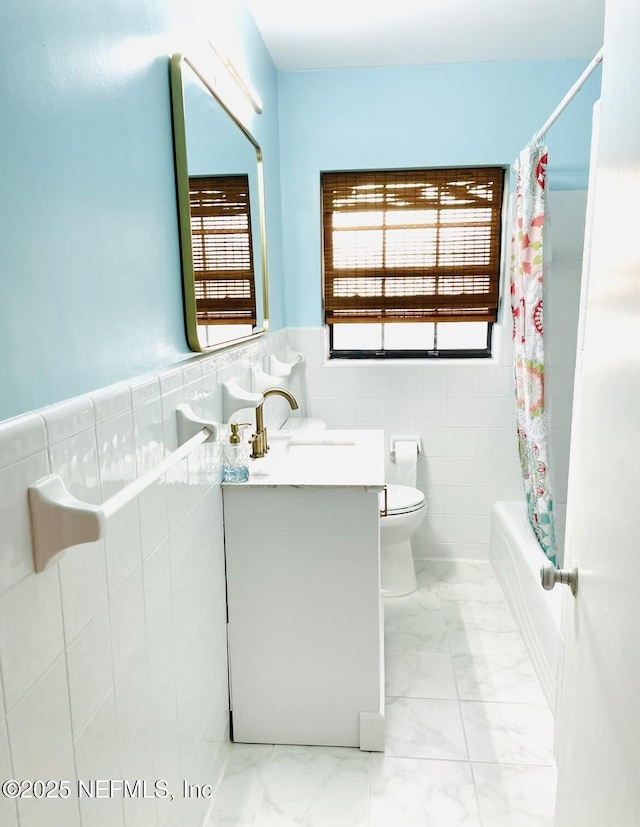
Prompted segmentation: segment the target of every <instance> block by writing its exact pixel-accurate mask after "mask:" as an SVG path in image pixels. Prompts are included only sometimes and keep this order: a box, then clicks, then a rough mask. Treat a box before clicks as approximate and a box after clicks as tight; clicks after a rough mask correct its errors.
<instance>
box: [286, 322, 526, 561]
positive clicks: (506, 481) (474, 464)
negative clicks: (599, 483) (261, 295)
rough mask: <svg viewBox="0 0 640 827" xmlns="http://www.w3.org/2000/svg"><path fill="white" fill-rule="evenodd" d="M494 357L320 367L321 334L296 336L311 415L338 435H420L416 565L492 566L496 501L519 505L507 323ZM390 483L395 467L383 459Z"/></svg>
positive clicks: (294, 332) (308, 331)
mask: <svg viewBox="0 0 640 827" xmlns="http://www.w3.org/2000/svg"><path fill="white" fill-rule="evenodd" d="M496 335H497V339H498V342H497V350H498V352H499V354H500V356H499V357H498V358H496V359H493V360H491V361H490V362H489V361H484V360H478V361H476V362H473V363H469V362H468V361H459V362H453V361H449V362H447V363H446V364H443V363H434V362H420V363H412V364H397V363H396V364H389V362H383V361H378V362H374V361H368V360H366V361H358V362H355V361H346V360H345V361H338V360H335V361H332V362H327V361H326V359H325V353H326V343H325V334H324V331H323V330H322V329H321V328H293V329H290V331H289V337H290V340H291V343H292V347H293V348H294V349H296V350H298V351H300V352H302V353H303V354H304V356H305V381H306V390H307V396H308V405H309V407H308V412H309V415H310V416H314V417H319V418H322V419H324V420H325V421H326V422H327V425H328V427H334V428H351V427H357V428H382V429H384V431H385V438H386V445H387V446H388V445H389V438H390V436H391V435H392V434H408V433H412V434H413V433H415V434H418V435H419V436H420V438H421V440H422V447H423V451H422V453H421V454H420V456H419V459H418V472H417V473H418V476H417V481H418V486H419V488H420V489H421V490H423V491H424V493H425V495H426V498H427V505H428V515H427V519H426V520H425V521H424V522H423V524H422V525H421V527H420V529H419V530H418V533H417V535H416V536H415V537H414V542H413V548H414V554H415V555H416V556H417V557H420V558H431V557H451V558H460V557H464V558H467V559H468V558H475V559H488V543H489V514H490V510H491V504H492V503H493V502H494V501H495V500H496V499H507V500H521V499H523V492H522V483H521V480H520V468H519V463H518V455H517V442H516V437H515V400H514V391H513V379H512V369H511V358H512V356H511V330H510V323H507V324H506V325H501V326H499V327H498V329H497V331H496ZM387 471H388V479H389V480H390V481H392V479H393V476H392V475H393V463H392V462H391V460H390V458H389V457H387Z"/></svg>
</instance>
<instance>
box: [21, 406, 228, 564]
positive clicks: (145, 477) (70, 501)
mask: <svg viewBox="0 0 640 827" xmlns="http://www.w3.org/2000/svg"><path fill="white" fill-rule="evenodd" d="M176 420H177V426H178V441H179V443H180V445H179V447H178V448H176V450H175V451H173V452H172V453H171V454H169V456H167V457H165V458H164V459H163V460H162V462H159V463H158V465H156V466H155V467H154V468H152V469H151V470H149V471H147V472H146V473H144V474H142V476H140V477H138V479H136V480H134V481H133V482H132V483H130V484H129V485H127V486H126V488H123V489H122V490H121V491H118V493H117V494H114V495H113V497H110V498H109V499H108V500H105V502H103V503H102V505H95V504H93V503H85V502H82V501H81V500H78V499H76V497H74V496H73V494H71V493H70V492H69V490H68V489H67V487H66V486H65V484H64V482H63V480H62V478H61V477H59V476H58V475H57V474H49V475H48V476H46V477H43V478H42V479H39V480H38V481H37V482H35V483H34V484H33V485H31V486H29V507H30V509H31V529H32V534H33V562H34V567H35V570H36V572H42V571H44V570H45V568H46V567H47V565H48V564H49V563H50V562H51V561H52V560H53V558H54V557H56V556H57V555H58V554H60V552H62V551H64V550H65V549H67V548H69V547H70V546H76V545H79V544H80V543H92V542H94V541H95V540H99V539H100V538H101V537H104V535H105V531H106V528H107V522H108V520H109V518H110V517H112V516H113V515H114V514H116V513H117V512H118V511H120V509H121V508H123V507H124V506H125V505H127V504H128V503H130V502H131V501H132V500H134V499H135V498H136V497H137V496H138V494H141V493H142V492H143V491H144V490H145V489H146V488H148V487H149V486H150V485H152V484H153V483H154V482H155V481H156V480H158V479H159V478H160V477H161V476H162V475H163V474H165V473H166V472H167V471H169V469H170V468H172V467H173V466H174V465H175V464H176V463H178V462H180V461H181V460H183V459H185V458H186V457H188V456H189V454H190V453H191V452H192V451H194V450H195V449H196V448H197V447H198V446H199V445H202V444H203V443H204V442H212V441H214V440H216V439H217V437H218V426H217V425H216V424H215V423H213V422H208V421H206V420H204V419H200V417H198V416H196V415H195V414H194V413H193V411H192V410H191V407H190V406H189V405H179V406H178V408H177V409H176Z"/></svg>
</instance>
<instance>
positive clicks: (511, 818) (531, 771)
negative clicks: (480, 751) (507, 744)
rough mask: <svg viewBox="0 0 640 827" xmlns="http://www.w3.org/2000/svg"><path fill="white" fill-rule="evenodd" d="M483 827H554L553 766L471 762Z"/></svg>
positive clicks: (554, 792) (554, 786)
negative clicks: (518, 765)
mask: <svg viewBox="0 0 640 827" xmlns="http://www.w3.org/2000/svg"><path fill="white" fill-rule="evenodd" d="M473 775H474V780H475V788H476V795H477V797H478V806H479V808H480V814H481V816H482V825H483V827H553V821H554V809H555V795H556V770H555V768H553V767H526V766H522V767H517V766H508V765H501V764H473Z"/></svg>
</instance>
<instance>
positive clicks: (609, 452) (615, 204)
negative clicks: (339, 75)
mask: <svg viewBox="0 0 640 827" xmlns="http://www.w3.org/2000/svg"><path fill="white" fill-rule="evenodd" d="M639 43H640V3H639V2H638V0H607V10H606V23H605V37H604V64H603V74H602V97H601V104H600V130H599V137H598V141H597V143H598V148H597V152H596V154H597V163H596V168H595V187H594V190H593V192H592V193H591V194H592V195H593V200H592V203H591V205H590V206H592V208H593V213H592V217H593V224H592V233H591V251H590V255H588V254H587V255H586V256H585V259H586V260H587V261H588V262H589V263H588V269H589V275H588V289H587V293H586V297H585V299H586V300H585V301H584V302H583V307H582V319H581V323H583V328H582V333H583V342H582V347H583V349H582V352H581V343H580V341H579V343H578V359H577V368H576V391H575V402H574V431H573V434H572V446H571V462H570V477H569V494H568V513H567V548H566V557H567V559H565V568H567V567H569V568H570V567H571V566H572V565H573V562H577V563H578V566H579V571H580V575H579V576H580V579H579V590H578V595H577V598H575V599H574V598H573V597H572V596H571V593H570V592H569V590H568V589H566V587H564V586H561V587H558V586H557V587H556V588H563V589H565V592H566V593H565V595H564V605H563V608H564V613H563V623H564V629H565V635H566V647H565V663H564V670H563V676H562V680H561V688H560V696H559V705H558V709H557V726H558V739H557V746H558V799H557V808H556V825H555V827H638V825H640V416H639V412H640V49H639V48H638V44H639ZM591 194H590V197H591ZM587 238H588V237H587ZM587 243H588V241H587ZM579 338H580V337H579Z"/></svg>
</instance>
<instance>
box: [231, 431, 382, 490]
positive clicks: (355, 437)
mask: <svg viewBox="0 0 640 827" xmlns="http://www.w3.org/2000/svg"><path fill="white" fill-rule="evenodd" d="M268 439H269V445H270V450H269V452H268V453H267V454H266V456H264V457H262V458H261V459H251V460H249V480H248V481H247V482H240V483H231V482H224V483H223V486H224V487H225V488H238V489H240V488H254V487H265V486H266V487H272V486H283V485H284V486H301V487H304V486H308V487H329V488H342V487H352V486H360V487H366V488H374V489H377V490H381V489H382V488H384V476H385V474H384V431H381V430H355V429H354V430H351V429H349V430H333V429H326V430H324V431H317V432H315V433H313V434H310V435H308V436H307V435H305V436H294V437H289V438H286V437H285V438H283V437H282V436H279V435H278V431H274V432H273V433H272V432H268Z"/></svg>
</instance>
